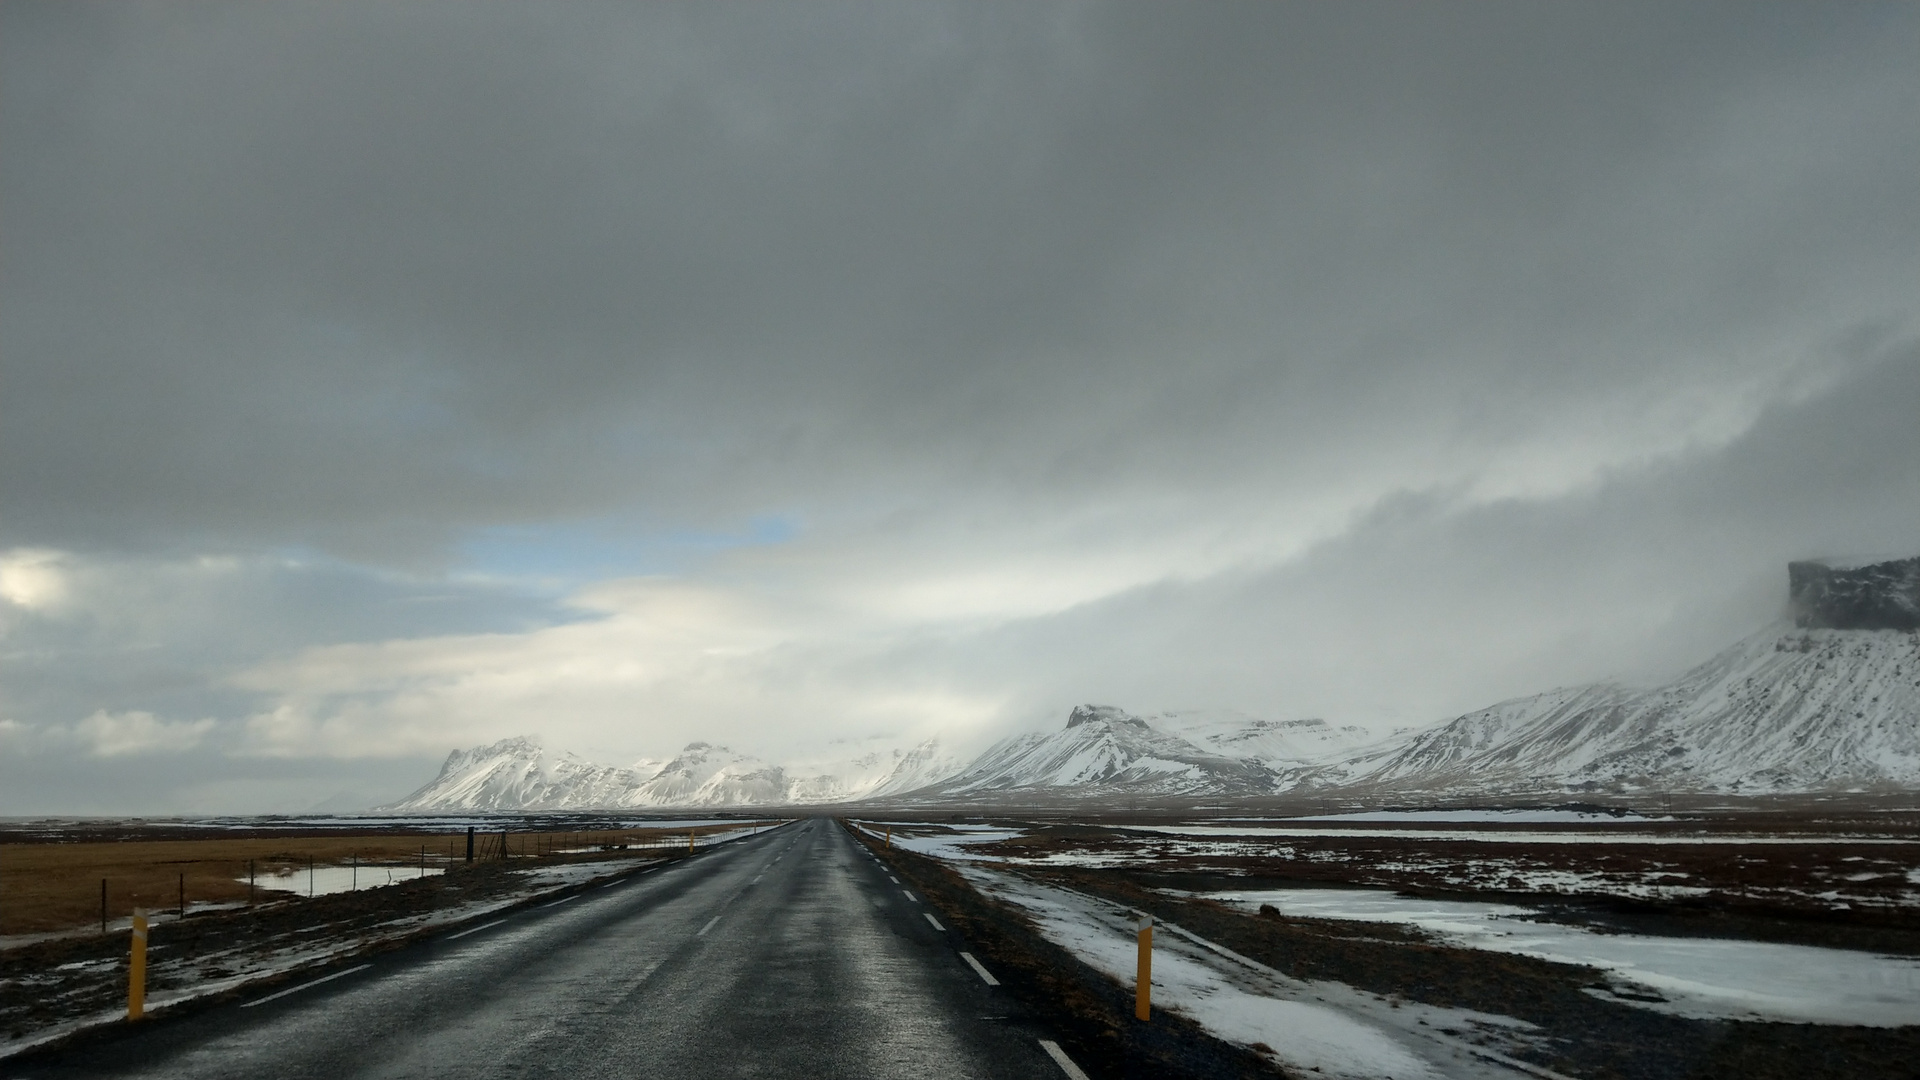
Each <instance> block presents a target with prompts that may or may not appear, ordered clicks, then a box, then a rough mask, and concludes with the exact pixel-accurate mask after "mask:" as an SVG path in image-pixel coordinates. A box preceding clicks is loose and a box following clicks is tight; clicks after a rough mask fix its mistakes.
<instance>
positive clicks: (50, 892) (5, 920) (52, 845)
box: [0, 821, 751, 935]
mask: <svg viewBox="0 0 1920 1080" xmlns="http://www.w3.org/2000/svg"><path fill="white" fill-rule="evenodd" d="M748 824H751V822H746V821H741V822H728V823H726V824H724V825H713V826H700V827H695V828H692V829H674V830H658V829H622V830H590V831H589V830H566V831H541V832H533V831H517V832H514V831H510V832H508V833H507V839H506V847H507V851H508V853H509V854H510V855H511V856H513V857H515V858H519V857H527V856H536V855H545V854H548V853H551V852H556V851H564V850H567V849H578V848H591V847H606V848H613V849H618V848H621V847H622V846H623V845H624V846H626V847H628V848H640V849H644V848H650V847H658V848H661V849H662V850H664V849H666V848H669V847H672V846H674V845H675V844H679V845H681V846H684V845H685V843H686V837H687V834H688V833H689V832H694V833H701V834H705V833H710V832H717V831H725V830H728V829H735V828H740V827H742V826H745V825H748ZM154 831H156V832H162V833H163V834H164V835H167V837H168V838H166V839H138V838H136V837H138V836H140V835H141V834H140V833H139V832H133V833H131V834H123V836H124V837H125V838H119V839H112V840H84V841H66V840H63V839H62V836H65V835H71V834H62V833H47V832H34V833H30V834H29V833H25V832H23V831H15V832H14V833H13V834H11V835H9V836H8V837H7V838H6V839H8V840H9V841H11V842H7V843H0V935H13V934H33V933H42V932H48V931H63V930H73V929H80V928H85V927H89V926H91V927H94V928H96V929H97V928H98V927H99V925H100V921H101V911H102V904H101V886H102V883H103V882H104V883H105V887H106V903H105V911H106V917H107V918H108V919H109V920H120V919H124V918H126V917H127V916H128V915H129V914H131V913H132V911H133V909H134V908H136V907H142V908H147V909H149V910H156V911H175V910H177V909H178V908H179V907H180V906H181V904H182V901H183V900H184V902H185V905H186V907H187V910H188V911H192V910H193V909H194V905H205V904H209V903H216V904H244V903H247V902H248V901H249V900H250V899H251V900H258V901H267V900H271V899H283V898H286V897H287V896H289V895H290V894H288V893H285V892H273V891H271V890H266V889H261V890H259V891H257V892H255V893H252V894H251V895H250V893H249V890H248V887H247V876H248V870H249V864H251V867H252V870H253V873H254V874H255V875H256V877H257V878H262V879H264V878H266V877H268V876H270V875H272V874H274V873H277V872H282V871H291V870H304V869H305V868H307V867H308V866H309V865H313V866H346V865H350V864H352V863H354V862H356V861H357V862H358V864H359V865H361V866H363V867H366V868H368V873H369V876H368V880H369V881H372V880H375V878H374V877H373V874H374V873H375V872H376V870H377V868H378V867H380V866H417V865H420V864H421V863H424V864H425V865H426V866H427V867H429V868H430V869H431V868H442V867H445V866H448V865H457V864H463V863H464V860H465V857H466V843H467V834H466V833H465V832H464V831H462V832H460V833H457V834H447V833H417V832H403V831H397V830H396V831H392V832H377V831H372V830H365V831H346V832H342V831H334V832H330V833H318V834H297V833H285V832H264V831H255V832H251V833H248V834H245V835H237V836H236V835H227V834H222V835H218V836H215V837H207V836H206V834H205V831H204V830H201V831H199V832H198V833H196V834H188V835H189V836H190V837H191V838H181V837H180V835H179V832H178V831H177V830H162V829H156V830H154ZM83 835H84V834H83ZM475 851H476V858H477V859H478V860H480V861H482V862H487V861H493V860H497V859H499V857H500V853H501V834H500V833H499V832H497V831H496V832H491V833H479V834H477V835H476V841H475ZM296 881H297V877H296Z"/></svg>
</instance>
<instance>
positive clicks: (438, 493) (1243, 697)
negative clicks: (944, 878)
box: [0, 0, 1920, 814]
mask: <svg viewBox="0 0 1920 1080" xmlns="http://www.w3.org/2000/svg"><path fill="white" fill-rule="evenodd" d="M1916 56H1920V7H1916V6H1915V5H1912V4H1906V3H1899V4H1887V5H1876V4H1867V3H1860V4H1804V3H1793V4H1788V5H1784V6H1780V7H1770V6H1767V5H1763V4H1757V3H1749V2H1741V3H1736V4H1729V5H1724V6H1715V5H1704V4H1676V3H1670V2H1660V3H1652V4H1645V5H1637V6H1636V5H1632V4H1627V3H1621V2H1617V0H1607V2H1604V3H1596V4H1591V5H1572V4H1549V3H1537V2H1526V3H1514V4H1460V3H1453V4H1401V5H1378V4H1364V3H1352V2H1343V3H1337V4H1334V3H1314V4H1302V5H1285V4H1278V3H1257V4H1248V5H1232V4H1224V3H1212V4H1160V5H1153V6H1133V5H1120V4H1098V3H1095V4H1079V3H1036V2H1032V0H1020V2H1017V3H1008V4H1000V5H995V4H989V3H982V2H980V0H965V2H963V3H955V4H952V5H942V4H908V3H898V2H888V3H875V4H870V5H839V4H819V3H809V4H798V3H795V4H781V5H737V4H728V5H715V4H706V3H700V4H691V3H690V4H684V5H671V4H662V3H649V4H617V5H601V4H591V3H542V4H522V3H516V4H503V5H488V4H483V3H478V2H474V0H457V2H449V3H429V2H419V0H414V2H409V3H388V2H379V3H350V2H341V0H325V2H314V3H305V4H292V3H232V4H203V3H188V2H182V0H167V2H164V3H150V4H140V3H124V2H117V0H116V2H112V3H100V4H85V3H72V2H66V0H59V2H45V3H36V2H32V0H9V2H8V3H6V4H5V5H3V6H0V813H15V814H21V813H73V812H114V813H123V812H150V813H176V812H201V811H249V810H300V809H306V808H308V807H310V806H313V805H315V804H318V803H321V802H322V801H323V800H327V799H329V798H330V797H335V796H338V801H336V802H335V803H334V804H333V805H348V804H352V803H355V802H359V803H361V804H365V803H370V802H373V801H378V800H382V799H390V798H394V797H397V796H399V795H401V794H404V793H405V792H406V791H407V790H409V789H411V788H412V787H414V786H416V785H417V784H419V783H421V782H423V781H424V780H425V779H427V778H428V777H429V776H430V775H431V774H432V772H433V771H434V769H435V768H436V767H437V765H438V761H439V759H440V758H442V757H443V756H444V755H445V754H446V752H447V751H448V750H450V749H452V748H454V747H457V746H469V745H473V744H476V743H481V742H487V741H492V740H494V739H497V738H500V737H503V736H507V735H514V734H521V733H530V734H537V735H539V736H541V737H542V738H543V739H544V740H545V742H546V743H547V745H548V746H549V747H552V748H555V749H571V750H576V751H578V752H580V753H582V754H585V755H587V756H589V757H593V758H595V759H598V760H605V761H610V762H623V761H627V760H631V759H633V758H636V757H640V756H650V757H661V756H665V755H667V754H670V753H672V752H673V751H674V750H675V749H677V748H678V747H679V746H680V745H681V744H683V743H685V742H686V741H688V740H690V739H695V738H707V739H710V740H713V741H718V742H724V743H727V744H729V745H732V746H734V747H735V748H736V749H740V750H744V751H748V752H752V753H757V754H760V755H762V756H765V757H769V758H773V759H781V758H783V757H793V756H815V757H819V756H822V755H825V756H831V755H833V754H837V753H842V752H843V751H844V752H847V753H848V754H849V755H850V754H851V753H852V752H854V751H857V750H858V749H860V748H863V747H866V748H871V747H891V746H895V745H901V744H907V743H911V742H913V741H916V740H917V739H919V738H921V737H925V736H927V735H932V734H939V735H941V736H943V737H944V738H945V739H946V740H947V741H948V742H949V743H950V744H952V745H954V746H955V747H956V748H959V749H964V750H977V749H979V748H980V747H981V746H982V745H983V744H984V743H985V742H986V741H988V740H990V739H992V738H994V737H998V736H1000V735H1003V734H1006V733H1009V732H1012V731H1018V730H1037V729H1040V728H1046V727H1052V726H1055V725H1057V724H1059V723H1061V722H1062V720H1063V719H1064V717H1065V714H1066V711H1067V710H1068V709H1069V708H1070V707H1071V706H1072V705H1073V704H1075V703H1077V702H1082V701H1098V702H1103V703H1110V704H1117V705H1121V706H1123V707H1126V708H1129V709H1132V710H1135V711H1152V710H1159V709H1166V708H1176V707H1212V708H1233V709H1239V710H1242V711H1244V712H1247V713H1249V714H1251V715H1255V716H1261V717H1270V718H1274V719H1291V718H1296V717H1305V716H1320V717H1325V718H1327V719H1329V720H1333V721H1336V722H1340V723H1357V724H1362V725H1367V726H1370V727H1374V728H1377V729H1379V730H1382V731H1385V730H1388V729H1391V728H1393V727H1397V726H1403V725H1413V724H1425V723H1431V722H1434V721H1437V720H1440V719H1444V718H1446V717H1447V716H1449V715H1452V714H1456V713H1459V712H1462V711H1465V710H1468V709H1472V708H1476V707H1479V706H1483V705H1487V704H1491V703H1492V702H1494V701H1497V700H1500V699H1502V698H1506V697H1511V696H1515V695H1520V694H1527V693H1533V692H1537V691H1540V690H1544V689H1547V688H1549V687H1551V686H1555V685H1562V684H1566V683H1572V682H1582V681H1589V680H1595V679H1602V678H1611V677H1621V678H1629V679H1637V680H1647V679H1654V678H1658V677H1660V676H1662V675H1664V674H1668V673H1671V672H1672V671H1674V670H1677V669H1679V668H1681V667H1684V666H1686V665H1688V664H1690V663H1692V662H1695V661H1698V660H1702V659H1705V658H1706V657H1707V656H1709V655H1711V654H1712V653H1713V652H1715V651H1717V650H1718V649H1719V648H1721V647H1723V646H1725V645H1727V644H1730V643H1731V642H1732V641H1734V640H1736V639H1738V638H1739V637H1741V636H1744V635H1746V634H1748V633H1752V632H1754V631H1756V630H1759V629H1761V628H1763V627H1765V626H1766V625H1767V624H1768V623H1769V621H1770V620H1774V619H1777V618H1778V617H1779V615H1780V612H1781V608H1782V606H1783V602H1784V599H1785V596H1784V594H1785V582H1786V568H1785V563H1786V562H1787V560H1789V559H1791V558H1797V557H1808V556H1823V555H1825V556H1853V555H1872V554H1887V555H1912V554H1916V553H1920V422H1917V418H1920V187H1917V186H1916V179H1915V178H1916V177H1920V64H1917V63H1916V62H1915V57H1916Z"/></svg>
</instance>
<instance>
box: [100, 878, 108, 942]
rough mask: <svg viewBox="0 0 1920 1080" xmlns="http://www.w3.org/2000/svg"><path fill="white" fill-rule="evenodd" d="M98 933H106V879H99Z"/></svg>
mask: <svg viewBox="0 0 1920 1080" xmlns="http://www.w3.org/2000/svg"><path fill="white" fill-rule="evenodd" d="M100 932H101V933H103V934H104V933H106V932H107V879H106V878H101V879H100Z"/></svg>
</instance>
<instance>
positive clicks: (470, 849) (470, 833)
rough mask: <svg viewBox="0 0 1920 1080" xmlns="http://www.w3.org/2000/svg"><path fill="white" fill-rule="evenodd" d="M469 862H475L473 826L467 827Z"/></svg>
mask: <svg viewBox="0 0 1920 1080" xmlns="http://www.w3.org/2000/svg"><path fill="white" fill-rule="evenodd" d="M467 861H468V862H472V861H473V826H471V825H469V826H467Z"/></svg>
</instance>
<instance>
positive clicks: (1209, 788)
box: [909, 705, 1273, 802]
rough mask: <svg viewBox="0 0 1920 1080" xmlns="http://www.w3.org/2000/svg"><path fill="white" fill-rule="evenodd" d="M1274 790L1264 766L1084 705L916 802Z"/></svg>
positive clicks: (994, 751)
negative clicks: (1058, 724)
mask: <svg viewBox="0 0 1920 1080" xmlns="http://www.w3.org/2000/svg"><path fill="white" fill-rule="evenodd" d="M1272 787H1273V774H1272V772H1271V771H1270V770H1268V769H1267V768H1266V767H1265V766H1263V765H1261V764H1260V763H1259V762H1257V761H1250V760H1245V759H1241V758H1233V757H1227V756H1224V755H1221V754H1216V753H1212V752H1209V751H1207V750H1205V749H1202V748H1201V747H1199V746H1196V745H1194V744H1193V743H1191V742H1189V741H1187V740H1185V739H1182V738H1180V737H1179V736H1177V735H1170V734H1167V733H1166V732H1163V731H1159V730H1156V729H1155V728H1154V727H1153V726H1152V725H1151V724H1149V723H1148V722H1147V721H1146V720H1145V719H1143V718H1141V717H1138V716H1134V715H1132V714H1130V713H1127V712H1125V711H1123V710H1120V709H1116V708H1114V707H1112V706H1109V705H1081V706H1078V707H1076V708H1075V709H1074V710H1073V713H1072V715H1071V716H1069V717H1068V718H1067V726H1066V727H1065V728H1064V729H1063V730H1060V731H1053V732H1046V733H1036V734H1028V735H1015V736H1012V737H1011V738H1007V739H1002V740H1001V741H999V742H998V743H995V744H994V745H993V746H992V747H990V748H989V749H988V750H987V752H986V753H984V754H982V755H980V757H979V758H977V759H975V761H974V762H973V764H972V765H969V766H968V767H967V768H966V769H965V770H964V771H962V772H960V773H959V774H958V775H955V776H953V777H950V778H948V779H946V780H944V781H941V782H940V783H936V784H932V785H929V786H927V787H923V788H920V789H919V790H917V791H913V792H911V793H909V797H910V798H911V799H912V800H913V801H917V802H932V801H939V800H941V799H945V798H971V799H977V798H981V797H986V796H992V795H1002V794H1012V793H1029V794H1040V793H1044V794H1047V795H1068V796H1075V797H1078V796H1102V795H1112V794H1125V795H1134V796H1169V795H1191V794H1209V795H1216V794H1217V795H1257V794H1264V793H1265V792H1268V791H1270V790H1272Z"/></svg>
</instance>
